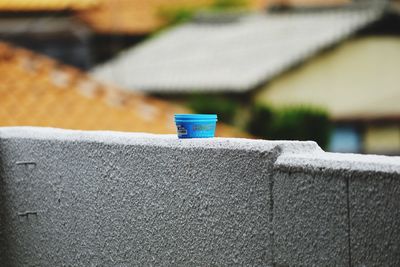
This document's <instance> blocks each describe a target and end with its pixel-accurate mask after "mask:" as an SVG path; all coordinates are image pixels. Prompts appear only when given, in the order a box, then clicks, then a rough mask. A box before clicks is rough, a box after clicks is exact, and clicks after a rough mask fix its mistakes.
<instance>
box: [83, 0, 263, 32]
mask: <svg viewBox="0 0 400 267" xmlns="http://www.w3.org/2000/svg"><path fill="white" fill-rule="evenodd" d="M101 1H102V3H101V5H100V6H99V7H97V8H94V9H91V10H87V11H84V12H82V13H81V14H79V17H80V18H81V19H82V20H83V21H85V22H86V23H87V24H88V25H89V26H91V27H92V28H93V29H94V30H95V31H97V32H101V33H128V34H143V33H149V32H152V31H154V30H156V29H158V28H159V27H161V26H162V25H163V24H164V23H165V21H164V20H163V18H162V16H160V12H161V11H162V10H165V9H170V8H180V7H189V8H190V7H205V6H209V5H210V4H211V3H213V2H214V0H168V1H166V0H101ZM265 3H266V0H251V5H252V7H254V8H262V7H264V6H265Z"/></svg>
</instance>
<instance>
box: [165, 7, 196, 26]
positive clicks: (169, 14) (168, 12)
mask: <svg viewBox="0 0 400 267" xmlns="http://www.w3.org/2000/svg"><path fill="white" fill-rule="evenodd" d="M195 12H196V10H195V9H190V8H185V7H177V8H166V9H161V10H160V11H159V15H160V16H161V18H163V19H164V20H165V21H166V25H167V26H171V25H175V24H179V23H182V22H185V21H188V20H190V19H191V18H192V17H193V15H194V13H195Z"/></svg>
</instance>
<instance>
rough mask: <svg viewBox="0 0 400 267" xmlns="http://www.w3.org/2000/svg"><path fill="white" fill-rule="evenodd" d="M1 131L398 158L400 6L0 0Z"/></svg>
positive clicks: (338, 0) (293, 0)
mask: <svg viewBox="0 0 400 267" xmlns="http://www.w3.org/2000/svg"><path fill="white" fill-rule="evenodd" d="M0 73H1V75H0V126H21V125H29V126H49V127H60V128H67V129H83V130H118V131H138V132H152V133H175V126H174V122H173V114H175V113H217V114H218V116H219V119H220V122H219V123H218V130H217V136H224V137H247V138H263V139H268V140H279V139H285V140H314V141H316V142H318V144H319V145H320V146H321V147H322V148H323V149H325V150H327V151H333V152H347V153H372V154H387V155H400V1H395V0H392V1H389V0H387V1H386V0H12V1H9V0H0Z"/></svg>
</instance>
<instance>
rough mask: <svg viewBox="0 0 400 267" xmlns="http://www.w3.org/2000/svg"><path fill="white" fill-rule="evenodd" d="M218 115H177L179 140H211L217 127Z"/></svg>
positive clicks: (176, 122)
mask: <svg viewBox="0 0 400 267" xmlns="http://www.w3.org/2000/svg"><path fill="white" fill-rule="evenodd" d="M217 121H218V119H217V115H216V114H175V124H176V129H177V131H178V137H179V138H211V137H214V135H215V127H216V126H217Z"/></svg>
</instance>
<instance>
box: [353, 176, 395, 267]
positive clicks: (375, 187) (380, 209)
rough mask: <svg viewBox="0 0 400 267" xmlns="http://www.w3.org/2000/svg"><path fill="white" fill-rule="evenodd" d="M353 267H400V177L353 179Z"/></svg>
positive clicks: (360, 177)
mask: <svg viewBox="0 0 400 267" xmlns="http://www.w3.org/2000/svg"><path fill="white" fill-rule="evenodd" d="M349 193H350V219H351V224H350V233H351V248H352V250H351V259H352V265H353V266H400V175H399V174H398V175H397V177H396V176H393V175H391V174H390V175H388V174H386V173H377V174H375V175H365V174H361V175H357V176H356V175H354V176H352V177H350V183H349Z"/></svg>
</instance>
